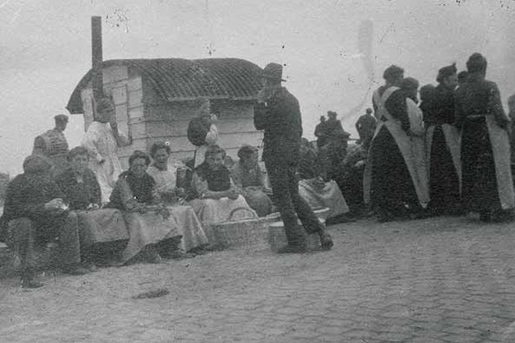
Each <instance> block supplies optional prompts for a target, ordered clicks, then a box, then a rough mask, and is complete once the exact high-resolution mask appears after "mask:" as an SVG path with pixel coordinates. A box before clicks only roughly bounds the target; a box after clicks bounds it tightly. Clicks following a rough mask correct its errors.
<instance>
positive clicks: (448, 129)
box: [424, 64, 461, 215]
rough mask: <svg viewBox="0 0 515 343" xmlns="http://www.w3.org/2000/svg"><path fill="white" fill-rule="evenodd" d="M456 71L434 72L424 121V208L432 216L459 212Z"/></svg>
mask: <svg viewBox="0 0 515 343" xmlns="http://www.w3.org/2000/svg"><path fill="white" fill-rule="evenodd" d="M456 72H457V69H456V65H455V64H452V65H450V66H447V67H443V68H441V69H440V70H439V71H438V76H437V78H436V81H438V86H436V88H435V89H434V94H433V99H432V101H431V105H430V106H428V107H429V108H428V109H427V110H426V112H425V114H426V115H425V118H424V121H425V124H426V126H427V134H426V144H427V148H428V165H429V180H430V181H429V187H430V198H431V201H430V202H429V206H428V208H429V210H430V211H431V212H432V214H436V215H439V214H457V213H460V177H461V163H460V148H459V146H460V145H459V133H458V130H457V129H456V127H455V126H454V120H455V117H454V90H455V89H456V87H457V86H458V76H457V74H456Z"/></svg>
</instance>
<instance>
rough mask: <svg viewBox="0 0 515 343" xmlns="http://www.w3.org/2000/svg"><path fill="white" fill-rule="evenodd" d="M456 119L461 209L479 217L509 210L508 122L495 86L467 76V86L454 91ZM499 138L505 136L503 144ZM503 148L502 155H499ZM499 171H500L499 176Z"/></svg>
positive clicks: (478, 78) (480, 77)
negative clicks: (460, 136)
mask: <svg viewBox="0 0 515 343" xmlns="http://www.w3.org/2000/svg"><path fill="white" fill-rule="evenodd" d="M456 116H457V125H458V127H462V141H461V142H462V143H461V162H462V175H463V176H462V202H463V205H464V207H465V208H466V209H467V210H469V211H474V212H480V213H482V214H483V215H488V214H489V213H491V212H492V211H496V210H500V209H503V208H504V209H506V208H511V207H513V202H514V201H513V185H512V180H511V170H509V150H507V149H506V147H505V146H506V145H508V144H509V143H508V142H507V139H508V137H507V133H506V132H505V131H503V129H504V128H506V126H507V124H508V118H507V116H506V114H505V113H504V110H503V108H502V104H501V101H500V95H499V89H498V88H497V85H496V84H495V83H494V82H491V81H486V80H485V79H484V76H482V75H478V74H471V75H470V77H469V79H468V81H467V83H465V84H464V85H463V86H462V87H460V88H459V89H458V90H457V91H456ZM490 131H492V132H496V136H494V137H492V136H491V134H490ZM503 136H506V137H505V140H506V142H504V141H503V138H502V137H503ZM493 140H496V143H495V144H492V141H493ZM503 146H504V148H505V149H504V150H505V153H501V152H502V151H501V149H502V148H503ZM494 149H495V151H494ZM506 150H507V152H506ZM496 152H497V158H496ZM496 159H497V160H496ZM505 160H506V161H505ZM497 168H499V170H497ZM501 168H503V169H504V170H502V173H499V171H501V170H500V169H501ZM506 169H507V170H506ZM499 181H500V182H499Z"/></svg>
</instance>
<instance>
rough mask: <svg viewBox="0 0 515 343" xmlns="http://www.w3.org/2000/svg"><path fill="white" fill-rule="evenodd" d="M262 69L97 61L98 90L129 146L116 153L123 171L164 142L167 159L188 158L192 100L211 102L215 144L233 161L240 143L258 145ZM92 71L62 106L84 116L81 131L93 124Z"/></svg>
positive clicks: (215, 63) (230, 63) (217, 62)
mask: <svg viewBox="0 0 515 343" xmlns="http://www.w3.org/2000/svg"><path fill="white" fill-rule="evenodd" d="M261 72H262V69H261V68H260V67H258V66H257V65H255V64H254V63H251V62H249V61H245V60H242V59H235V58H221V59H215V58H213V59H198V60H187V59H179V58H167V59H124V60H109V61H104V62H102V74H103V90H104V93H105V94H107V95H108V96H111V97H112V99H113V101H114V104H115V107H116V119H117V122H118V127H119V130H120V131H121V132H123V133H124V134H125V135H127V136H128V137H129V138H130V139H131V141H132V144H131V145H129V146H126V147H123V148H120V149H119V153H118V155H119V158H120V160H121V161H122V164H123V167H124V168H126V167H127V160H128V157H129V155H130V154H131V153H132V151H134V150H142V151H148V150H149V149H150V146H151V145H152V143H154V142H155V141H168V142H170V144H171V148H172V157H173V158H176V159H184V158H186V157H193V152H194V148H195V147H194V146H193V145H192V144H191V143H190V142H189V141H188V138H187V127H188V123H189V121H190V120H191V119H192V118H193V117H194V116H195V108H193V107H192V104H193V100H194V99H196V98H197V97H200V96H204V97H207V98H209V99H210V100H211V107H212V110H213V112H215V113H216V114H217V115H218V118H219V119H218V122H217V123H216V126H217V127H218V130H219V133H220V136H219V144H220V145H221V146H222V147H223V148H225V149H226V150H227V153H228V155H229V156H232V157H233V158H234V157H235V156H236V152H237V150H238V148H239V147H240V146H241V145H242V144H244V143H246V144H251V145H254V146H260V145H261V144H262V133H261V132H260V131H257V130H256V129H255V128H254V124H253V115H254V104H255V100H256V95H257V93H258V91H259V89H260V88H261V81H260V75H261ZM92 78H93V71H92V70H90V71H89V72H88V73H87V74H86V75H85V76H84V77H83V78H82V80H80V82H79V84H78V85H77V87H76V88H75V90H74V91H73V93H72V95H71V97H70V100H69V102H68V105H67V109H68V111H69V112H70V113H71V114H82V115H83V116H84V125H85V127H84V129H85V130H87V128H88V126H89V124H91V122H92V121H93V89H92Z"/></svg>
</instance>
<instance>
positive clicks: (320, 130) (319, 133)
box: [315, 116, 327, 149]
mask: <svg viewBox="0 0 515 343" xmlns="http://www.w3.org/2000/svg"><path fill="white" fill-rule="evenodd" d="M315 137H317V148H318V149H320V148H322V147H323V146H324V145H326V144H327V121H326V118H325V116H320V123H318V124H317V126H316V127H315Z"/></svg>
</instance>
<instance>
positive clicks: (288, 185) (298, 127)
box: [254, 63, 333, 253]
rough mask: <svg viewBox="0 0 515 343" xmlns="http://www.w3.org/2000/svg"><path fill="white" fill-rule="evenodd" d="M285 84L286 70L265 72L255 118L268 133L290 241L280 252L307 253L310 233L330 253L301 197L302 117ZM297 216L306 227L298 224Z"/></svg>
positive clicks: (268, 160) (271, 171) (268, 156)
mask: <svg viewBox="0 0 515 343" xmlns="http://www.w3.org/2000/svg"><path fill="white" fill-rule="evenodd" d="M281 81H283V80H282V66H281V65H280V64H277V63H270V64H268V65H267V66H266V67H265V69H264V72H263V88H262V89H261V91H260V92H259V93H258V104H257V106H256V108H255V114H254V125H255V127H256V129H258V130H264V131H265V134H264V148H263V160H264V161H265V166H266V170H267V172H268V175H269V178H270V183H271V185H272V190H273V194H274V198H275V200H276V205H277V207H278V208H279V212H280V213H281V218H282V220H283V222H284V229H285V231H286V237H287V239H288V245H286V246H285V247H283V248H281V249H279V253H303V252H306V251H307V241H306V231H307V232H312V233H317V234H318V235H319V236H320V242H321V244H322V248H323V249H325V250H328V249H330V248H331V247H332V246H333V241H332V239H331V236H330V235H329V234H328V233H327V232H325V228H324V225H323V224H322V223H321V222H320V221H319V220H318V218H317V217H316V215H315V214H314V213H313V211H312V210H311V208H310V207H309V205H308V204H307V203H306V201H305V200H303V199H302V198H301V197H300V195H299V185H298V176H297V169H298V163H299V160H300V145H301V138H302V120H301V113H300V108H299V102H298V101H297V99H296V98H295V96H293V95H292V94H291V93H290V92H288V90H287V89H286V88H284V87H282V86H281ZM297 216H298V219H300V221H301V222H302V226H303V227H302V226H300V225H299V224H298V222H297Z"/></svg>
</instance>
